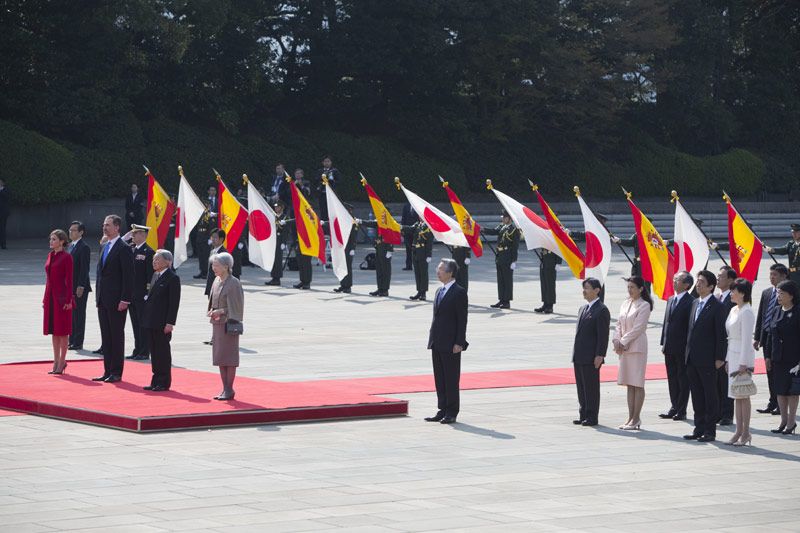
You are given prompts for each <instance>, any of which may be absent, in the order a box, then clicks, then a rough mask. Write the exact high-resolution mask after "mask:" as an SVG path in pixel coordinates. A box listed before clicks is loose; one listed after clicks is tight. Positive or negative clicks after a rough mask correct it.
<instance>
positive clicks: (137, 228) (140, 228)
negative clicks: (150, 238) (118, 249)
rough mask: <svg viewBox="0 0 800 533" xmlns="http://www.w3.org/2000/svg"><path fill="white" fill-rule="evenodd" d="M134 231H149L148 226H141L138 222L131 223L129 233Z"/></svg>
mask: <svg viewBox="0 0 800 533" xmlns="http://www.w3.org/2000/svg"><path fill="white" fill-rule="evenodd" d="M135 231H150V227H149V226H142V225H139V224H131V233H133V232H135Z"/></svg>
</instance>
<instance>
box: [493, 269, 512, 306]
mask: <svg viewBox="0 0 800 533" xmlns="http://www.w3.org/2000/svg"><path fill="white" fill-rule="evenodd" d="M497 299H498V300H500V301H501V302H510V301H511V300H513V299H514V271H513V270H511V265H510V264H509V265H506V264H503V263H497Z"/></svg>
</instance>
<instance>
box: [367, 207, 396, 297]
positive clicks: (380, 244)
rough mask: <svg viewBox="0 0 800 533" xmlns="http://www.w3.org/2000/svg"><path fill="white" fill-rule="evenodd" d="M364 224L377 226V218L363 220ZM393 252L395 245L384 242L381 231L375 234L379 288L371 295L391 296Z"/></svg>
mask: <svg viewBox="0 0 800 533" xmlns="http://www.w3.org/2000/svg"><path fill="white" fill-rule="evenodd" d="M361 225H362V226H365V227H368V228H377V227H378V222H377V221H376V220H363V221H362V222H361ZM392 253H394V246H393V245H391V244H389V243H387V242H384V240H383V237H381V234H380V232H376V235H375V278H376V279H377V282H378V290H376V291H372V292H371V293H369V294H370V296H389V285H390V284H391V281H392Z"/></svg>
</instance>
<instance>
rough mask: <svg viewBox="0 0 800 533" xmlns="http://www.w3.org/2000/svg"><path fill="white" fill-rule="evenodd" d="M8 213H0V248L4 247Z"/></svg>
mask: <svg viewBox="0 0 800 533" xmlns="http://www.w3.org/2000/svg"><path fill="white" fill-rule="evenodd" d="M7 221H8V215H0V248H5V247H6V222H7Z"/></svg>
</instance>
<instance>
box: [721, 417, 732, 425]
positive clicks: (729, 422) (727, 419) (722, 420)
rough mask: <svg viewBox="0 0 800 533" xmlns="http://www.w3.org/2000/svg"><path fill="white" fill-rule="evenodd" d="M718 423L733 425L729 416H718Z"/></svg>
mask: <svg viewBox="0 0 800 533" xmlns="http://www.w3.org/2000/svg"><path fill="white" fill-rule="evenodd" d="M719 425H720V426H732V425H733V420H731V419H730V418H720V420H719Z"/></svg>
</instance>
